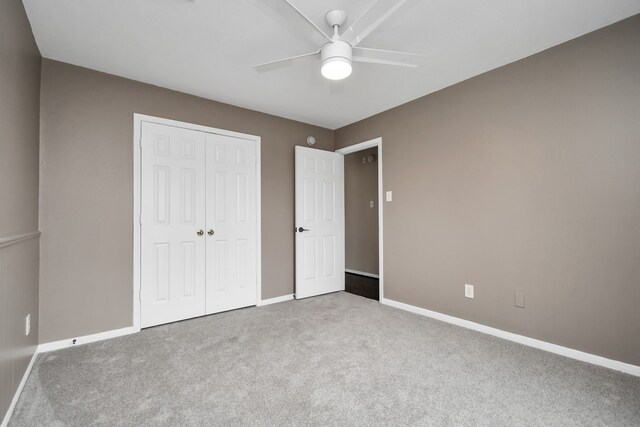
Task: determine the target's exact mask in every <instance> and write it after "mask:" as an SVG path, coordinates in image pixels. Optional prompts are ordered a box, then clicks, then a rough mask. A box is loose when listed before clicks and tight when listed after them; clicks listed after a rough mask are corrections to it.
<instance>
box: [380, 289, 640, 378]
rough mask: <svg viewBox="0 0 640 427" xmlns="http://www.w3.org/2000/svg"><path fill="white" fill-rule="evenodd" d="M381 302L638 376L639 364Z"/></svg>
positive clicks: (442, 315)
mask: <svg viewBox="0 0 640 427" xmlns="http://www.w3.org/2000/svg"><path fill="white" fill-rule="evenodd" d="M380 302H381V303H382V304H385V305H388V306H391V307H395V308H399V309H401V310H406V311H410V312H412V313H415V314H420V315H422V316H426V317H431V318H432V319H436V320H440V321H442V322H447V323H451V324H453V325H457V326H462V327H463V328H467V329H471V330H474V331H477V332H482V333H484V334H489V335H493V336H495V337H498V338H502V339H505V340H509V341H513V342H516V343H518V344H523V345H526V346H529V347H534V348H537V349H539V350H544V351H548V352H550V353H555V354H559V355H561V356H565V357H569V358H571V359H576V360H580V361H582V362H587V363H591V364H593V365H598V366H603V367H605V368H609V369H613V370H616V371H620V372H624V373H626V374H630V375H634V376H636V377H640V366H636V365H631V364H629V363H624V362H620V361H617V360H612V359H607V358H606V357H602V356H596V355H595V354H591V353H585V352H584V351H580V350H574V349H572V348H568V347H563V346H560V345H557V344H551V343H549V342H546V341H541V340H537V339H535V338H529V337H526V336H524V335H518V334H514V333H512V332H507V331H503V330H501V329H496V328H492V327H491V326H486V325H483V324H481V323H475V322H471V321H469V320H464V319H460V318H458V317H453V316H449V315H447V314H442V313H438V312H437V311H431V310H427V309H426V308H420V307H416V306H413V305H409V304H405V303H403V302H398V301H394V300H391V299H388V298H382V299H381V300H380Z"/></svg>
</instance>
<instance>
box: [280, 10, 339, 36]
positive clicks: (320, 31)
mask: <svg viewBox="0 0 640 427" xmlns="http://www.w3.org/2000/svg"><path fill="white" fill-rule="evenodd" d="M284 1H285V2H287V3H288V4H289V6H291V8H292V9H293V10H295V11H296V12H297V13H298V15H300V16H301V17H302V18H303V19H304V20H305V21H307V23H308V24H309V25H311V26H312V27H313V28H315V30H316V31H317V32H318V33H319V34H320V35H321V36H323V37H324V38H325V39H326V41H331V37H329V36H328V35H327V33H325V32H324V31H322V30H321V29H320V27H318V26H317V25H316V24H314V23H313V21H312V20H311V19H309V18H307V16H306V15H305V14H304V13H302V12H301V11H300V9H298V8H297V7H295V6H294V4H293V3H291V2H290V1H289V0H284Z"/></svg>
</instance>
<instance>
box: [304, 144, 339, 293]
mask: <svg viewBox="0 0 640 427" xmlns="http://www.w3.org/2000/svg"><path fill="white" fill-rule="evenodd" d="M295 150H296V153H295V157H296V161H295V168H296V171H295V175H296V177H295V187H296V188H295V196H296V201H295V205H296V207H295V211H296V212H295V217H296V298H297V299H300V298H306V297H311V296H314V295H320V294H326V293H329V292H335V291H341V290H344V156H343V155H342V154H338V153H333V152H330V151H322V150H316V149H312V148H307V147H299V146H296V149H295Z"/></svg>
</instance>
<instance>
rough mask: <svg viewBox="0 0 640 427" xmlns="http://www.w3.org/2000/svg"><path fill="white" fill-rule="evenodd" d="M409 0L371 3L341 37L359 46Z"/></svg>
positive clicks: (379, 0)
mask: <svg viewBox="0 0 640 427" xmlns="http://www.w3.org/2000/svg"><path fill="white" fill-rule="evenodd" d="M406 1H407V0H378V1H376V2H375V3H373V4H372V5H371V7H370V8H369V9H367V11H366V12H364V13H363V14H362V15H361V16H360V17H359V18H358V19H357V20H356V21H355V22H354V23H353V24H352V25H351V26H350V27H349V28H347V30H346V31H345V32H344V33H342V35H341V36H340V37H342V40H344V41H346V42H347V43H349V44H350V45H351V46H354V47H355V46H357V45H358V44H359V43H360V42H361V41H362V40H364V38H365V37H367V36H368V35H369V33H371V31H373V30H375V29H376V28H377V27H378V25H380V24H382V23H383V22H384V21H385V20H386V19H387V18H388V17H389V16H391V14H392V13H393V12H395V11H396V10H397V9H398V8H399V7H400V6H402V5H403V4H404V3H405V2H406Z"/></svg>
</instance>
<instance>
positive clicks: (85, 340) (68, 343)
mask: <svg viewBox="0 0 640 427" xmlns="http://www.w3.org/2000/svg"><path fill="white" fill-rule="evenodd" d="M135 332H139V331H138V330H136V329H135V328H134V327H133V326H129V327H126V328H122V329H114V330H112V331H106V332H100V333H97V334H92V335H85V336H82V337H76V338H69V339H66V340H60V341H53V342H48V343H45V344H40V345H39V346H38V353H46V352H48V351H54V350H60V349H62V348H67V347H75V346H78V345H82V344H89V343H90V342H96V341H102V340H108V339H109V338H116V337H121V336H124V335H129V334H133V333H135ZM74 341H75V343H74Z"/></svg>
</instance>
